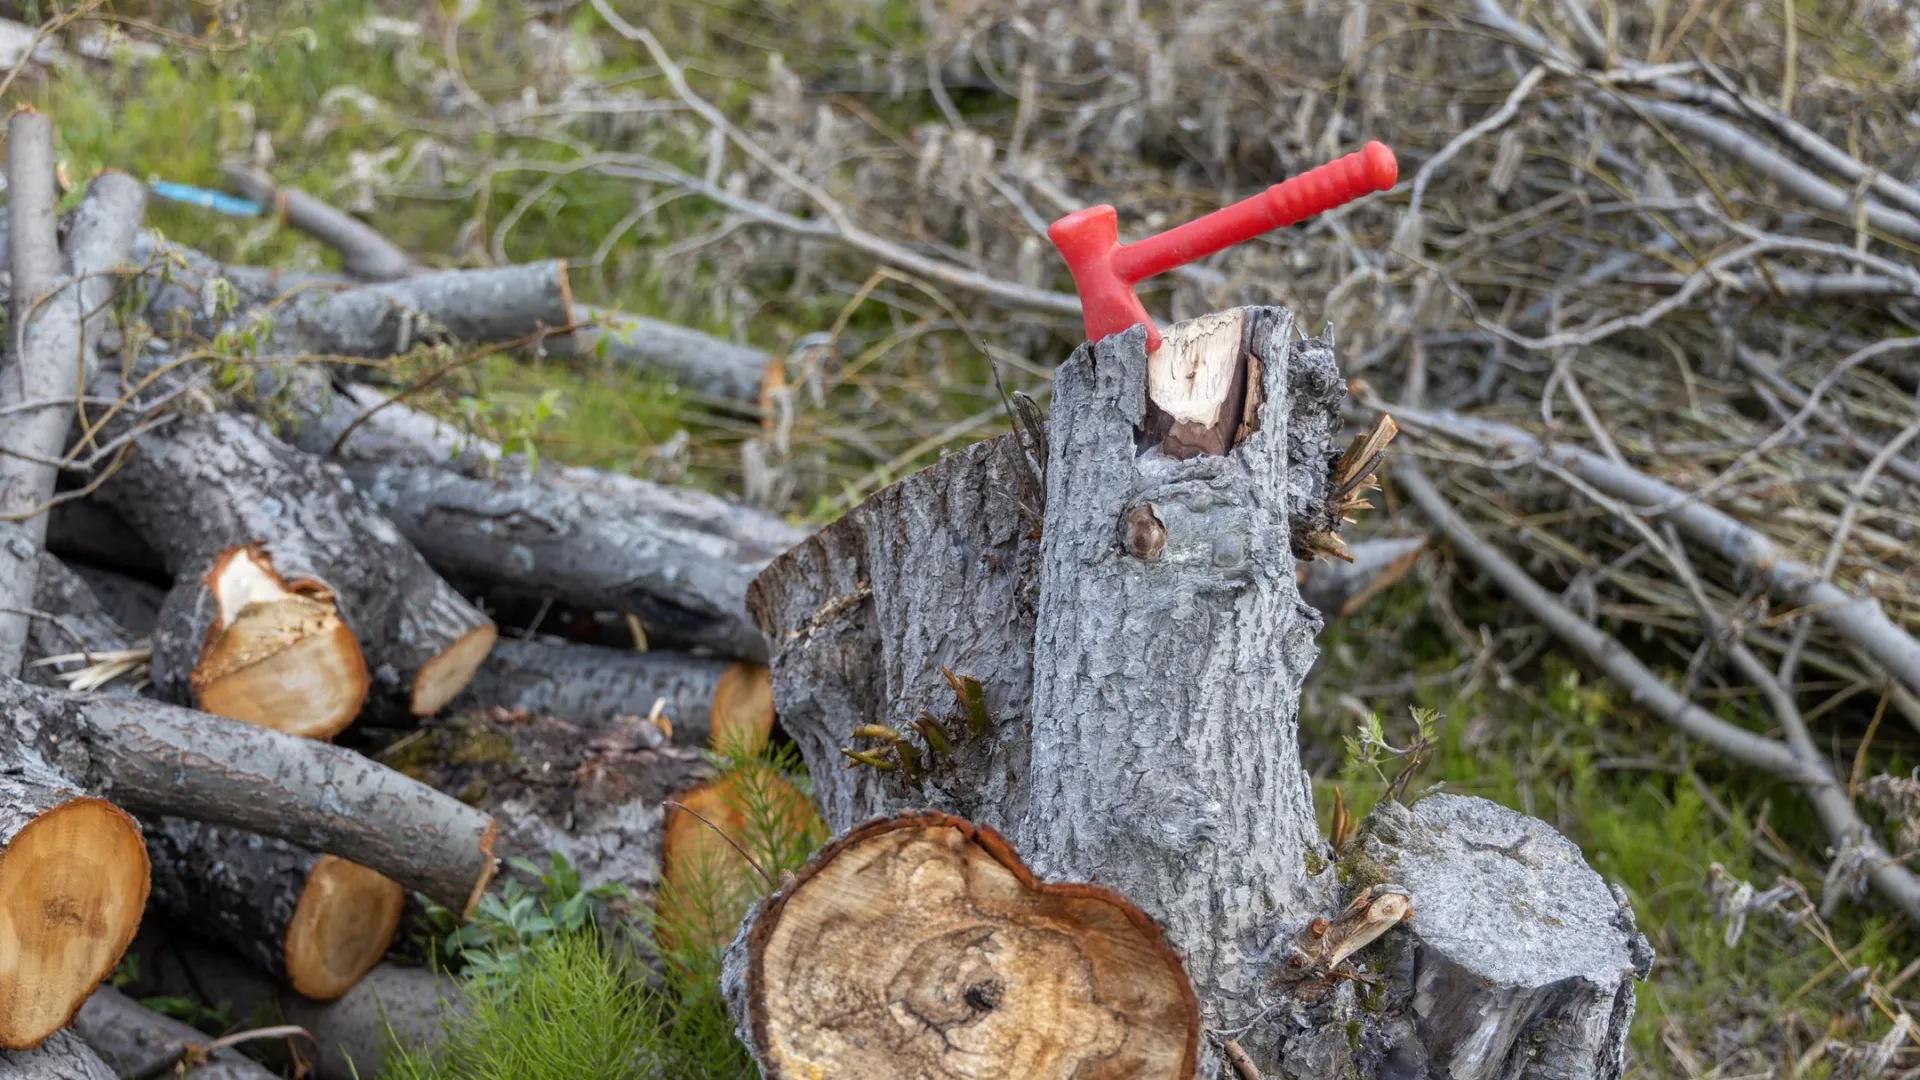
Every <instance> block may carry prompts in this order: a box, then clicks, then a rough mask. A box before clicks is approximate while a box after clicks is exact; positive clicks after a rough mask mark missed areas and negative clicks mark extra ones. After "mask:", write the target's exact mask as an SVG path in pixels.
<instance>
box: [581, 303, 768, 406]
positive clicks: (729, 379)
mask: <svg viewBox="0 0 1920 1080" xmlns="http://www.w3.org/2000/svg"><path fill="white" fill-rule="evenodd" d="M574 313H575V315H576V316H577V317H578V318H579V319H580V320H581V322H582V323H583V324H587V325H583V326H582V327H581V329H579V330H576V331H575V332H574V334H573V340H572V342H571V343H569V344H568V345H566V346H565V347H564V348H560V349H556V350H555V351H556V352H568V353H571V354H573V355H575V356H579V357H581V358H583V359H590V360H599V361H604V362H607V363H611V364H616V365H618V366H620V367H624V368H630V369H632V370H634V371H643V372H645V371H657V372H660V373H661V374H664V375H666V376H667V377H669V378H671V379H672V380H673V381H674V382H675V383H677V384H679V385H680V386H683V387H685V388H687V389H688V390H691V391H693V392H694V393H696V394H700V395H703V396H705V397H710V398H719V399H722V400H732V401H744V402H758V401H759V400H760V393H761V390H762V388H763V386H764V385H765V382H766V379H767V374H768V371H769V369H770V368H772V367H773V366H774V365H776V364H778V363H779V362H780V361H779V359H778V358H777V357H775V356H773V355H771V354H769V353H766V352H763V351H761V350H759V349H756V348H753V347H752V346H749V345H736V344H734V343H733V342H731V341H725V340H722V339H720V338H717V337H714V336H712V335H711V334H703V333H701V332H700V331H698V330H690V329H688V328H687V327H684V326H677V325H675V324H673V323H668V322H661V321H660V320H659V319H649V318H647V317H645V316H642V315H627V314H624V313H622V312H618V311H609V310H607V309H606V308H598V307H590V306H588V305H586V304H576V305H575V306H574Z"/></svg>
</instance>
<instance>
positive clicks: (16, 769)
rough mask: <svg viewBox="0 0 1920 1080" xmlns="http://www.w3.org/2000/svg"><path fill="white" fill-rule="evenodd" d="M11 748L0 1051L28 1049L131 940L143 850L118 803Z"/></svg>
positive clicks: (1, 845)
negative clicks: (79, 789)
mask: <svg viewBox="0 0 1920 1080" xmlns="http://www.w3.org/2000/svg"><path fill="white" fill-rule="evenodd" d="M10 754H11V756H10V757H8V758H6V759H0V1049H7V1050H26V1049H31V1048H33V1047H36V1046H38V1045H40V1043H41V1042H42V1041H43V1040H44V1039H46V1038H47V1036H49V1035H51V1034H53V1033H54V1032H55V1031H57V1030H59V1029H60V1028H62V1027H64V1026H66V1024H67V1022H68V1021H70V1020H71V1019H73V1014H74V1013H75V1012H76V1011H77V1010H78V1009H79V1008H80V1006H81V1005H82V1004H83V1003H85V1001H86V1000H87V995H89V994H91V993H93V988H94V987H96V986H98V985H100V980H102V979H104V978H106V977H107V974H108V972H110V971H112V970H113V965H114V964H115V963H117V962H118V961H119V959H120V954H121V953H123V952H125V951H126V949H127V945H128V944H129V943H131V942H132V941H133V935H134V932H135V931H136V930H138V929H139V926H140V912H141V910H142V909H143V908H144V907H145V906H146V902H147V855H146V851H145V849H144V848H143V847H142V846H141V842H140V827H139V826H138V825H136V824H135V823H134V821H133V819H132V818H130V817H128V816H127V815H126V813H124V812H123V811H121V810H120V809H119V808H118V807H116V806H114V805H113V804H112V803H109V802H106V801H104V800H101V799H96V798H91V797H88V796H85V795H82V794H81V793H79V792H77V791H74V790H73V789H72V788H71V787H70V786H68V785H67V784H66V783H65V782H64V781H62V780H61V778H60V777H59V776H58V775H57V774H56V773H54V772H53V771H52V770H51V769H50V768H48V767H47V766H46V765H45V763H44V762H42V761H40V760H39V759H38V758H37V757H35V756H34V755H33V754H32V752H31V751H27V750H24V749H22V748H18V747H16V748H14V749H13V750H12V751H10ZM4 1071H5V1070H0V1072H4Z"/></svg>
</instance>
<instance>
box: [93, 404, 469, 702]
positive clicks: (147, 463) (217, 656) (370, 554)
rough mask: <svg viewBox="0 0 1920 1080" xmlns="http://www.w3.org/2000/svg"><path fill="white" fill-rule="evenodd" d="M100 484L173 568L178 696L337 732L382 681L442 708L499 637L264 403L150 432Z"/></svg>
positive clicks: (163, 677) (159, 654)
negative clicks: (267, 421) (270, 420)
mask: <svg viewBox="0 0 1920 1080" xmlns="http://www.w3.org/2000/svg"><path fill="white" fill-rule="evenodd" d="M100 494H101V497H102V498H103V499H104V500H105V501H107V502H108V503H109V504H110V505H112V506H113V507H114V508H115V509H116V510H117V511H118V512H119V514H120V516H121V517H123V518H125V519H126V520H127V521H128V523H129V524H130V525H132V526H133V528H134V529H135V530H136V531H138V532H139V533H140V534H141V535H142V536H143V537H144V538H146V539H147V541H148V542H149V543H150V544H152V545H153V546H154V547H155V548H156V549H158V550H159V551H160V552H161V554H162V555H163V556H164V557H165V559H166V562H167V564H168V566H169V568H170V569H171V570H172V571H173V573H174V575H175V579H176V585H175V588H174V591H173V593H172V594H171V595H170V596H169V597H168V600H167V603H166V604H165V606H164V607H163V609H162V611H161V614H160V619H159V623H158V625H157V626H156V627H155V630H154V655H153V680H154V685H155V687H156V688H157V689H158V691H159V692H160V693H161V695H162V696H164V697H166V698H167V699H168V700H171V701H175V702H180V703H187V702H192V703H197V704H198V705H200V707H202V708H204V709H206V710H207V711H209V712H214V713H217V714H219V715H222V716H230V717H232V718H234V719H239V720H247V721H250V722H253V723H262V724H267V725H269V726H274V727H278V728H280V729H281V730H286V731H290V732H293V733H295V734H301V735H307V736H311V737H315V738H325V737H328V736H331V735H333V734H334V733H336V732H338V731H339V730H340V729H341V728H344V727H345V726H346V725H347V724H349V723H351V722H352V720H353V718H354V716H355V715H356V714H357V713H358V712H359V711H360V707H361V705H362V703H363V701H364V700H366V699H367V697H368V691H369V687H371V689H372V690H373V691H374V704H375V705H376V706H380V707H384V708H386V709H389V710H390V711H394V712H398V713H400V714H402V715H413V716H424V715H430V714H431V713H433V712H435V711H437V710H438V709H439V708H440V707H441V706H442V705H444V704H446V702H447V701H449V700H450V699H452V698H453V697H454V696H455V695H456V694H458V693H459V691H460V690H461V689H462V688H464V687H465V686H466V684H467V682H468V680H470V679H471V678H472V674H473V671H474V669H475V668H476V667H478V666H479V663H480V661H481V660H482V659H483V658H484V657H485V656H486V653H487V650H488V649H490V648H491V647H492V644H493V640H494V635H495V633H496V630H495V628H494V625H493V623H492V621H491V620H489V619H487V618H486V617H485V616H484V615H482V614H481V613H480V612H479V611H478V610H477V609H476V608H474V606H473V605H472V604H470V603H468V602H467V601H466V600H465V599H464V598H462V597H461V596H460V595H459V594H458V593H456V592H455V591H454V590H453V589H452V587H451V586H449V585H448V584H447V583H446V582H445V581H443V580H441V578H440V577H439V576H438V575H437V574H435V573H434V572H433V571H432V569H430V568H429V567H428V566H427V564H426V563H425V561H424V560H422V559H421V558H420V556H419V555H418V554H417V553H416V552H415V551H414V550H413V548H412V547H410V546H409V545H408V544H407V543H406V541H405V540H404V539H402V537H401V536H400V534H399V533H398V532H397V531H395V530H394V528H393V527H392V526H391V525H390V524H389V523H388V522H387V521H386V519H385V518H384V517H382V516H381V515H380V514H379V512H378V511H377V510H376V509H375V508H374V507H373V506H371V505H370V504H369V503H367V502H366V501H365V500H364V499H361V498H360V497H359V496H358V495H357V494H356V493H355V492H354V490H353V488H352V486H351V485H350V484H349V483H348V482H347V481H346V480H345V478H344V477H342V476H341V475H340V473H339V472H338V471H337V470H336V469H335V468H334V467H333V466H331V465H328V464H326V463H323V462H321V461H318V460H317V459H314V458H312V457H310V456H308V455H306V454H302V453H300V452H299V451H297V450H294V449H293V448H290V447H288V446H286V445H285V444H283V443H281V442H280V441H279V440H277V439H275V438H273V437H272V436H271V435H269V434H267V433H266V432H265V431H264V430H262V428H261V426H260V425H259V423H258V422H257V421H254V420H252V419H251V418H247V417H241V416H234V415H230V414H225V413H212V414H205V415H201V416H193V417H186V418H183V419H182V420H180V421H179V422H178V423H176V424H174V425H172V426H170V427H169V428H168V429H167V430H165V431H156V432H151V433H149V434H147V435H144V436H142V437H141V439H140V443H139V453H138V454H137V455H135V457H134V459H133V460H132V461H130V462H129V463H128V464H127V465H126V466H125V467H124V468H122V469H121V470H120V471H119V472H118V473H116V474H115V475H114V476H113V477H112V478H111V479H109V480H108V481H107V483H106V484H104V485H103V486H102V488H101V491H100ZM363 653H364V658H363Z"/></svg>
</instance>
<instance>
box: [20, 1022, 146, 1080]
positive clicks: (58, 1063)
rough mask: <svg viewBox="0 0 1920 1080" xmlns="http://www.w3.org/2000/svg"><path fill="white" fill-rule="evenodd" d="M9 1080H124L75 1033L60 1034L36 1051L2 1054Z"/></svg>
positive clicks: (65, 1032)
mask: <svg viewBox="0 0 1920 1080" xmlns="http://www.w3.org/2000/svg"><path fill="white" fill-rule="evenodd" d="M0 1076H5V1077H6V1078H7V1080H120V1078H119V1077H117V1076H115V1075H114V1074H113V1070H112V1069H109V1068H107V1066H106V1063H105V1062H102V1061H101V1060H100V1056H99V1055H98V1054H95V1053H94V1052H93V1051H92V1050H91V1049H89V1048H88V1047H87V1044H86V1043H84V1042H82V1041H81V1040H80V1036H78V1035H75V1034H74V1033H73V1032H71V1031H56V1032H54V1033H53V1034H52V1035H51V1036H50V1037H49V1038H48V1039H47V1041H45V1042H43V1043H41V1044H40V1046H39V1047H38V1048H37V1049H33V1050H0Z"/></svg>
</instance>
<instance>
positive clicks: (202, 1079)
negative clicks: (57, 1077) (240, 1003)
mask: <svg viewBox="0 0 1920 1080" xmlns="http://www.w3.org/2000/svg"><path fill="white" fill-rule="evenodd" d="M73 1031H74V1034H76V1035H78V1036H80V1038H81V1039H82V1040H84V1041H85V1042H86V1044H87V1045H88V1046H89V1047H91V1048H92V1049H93V1052H94V1053H96V1054H98V1055H100V1060H101V1061H103V1062H105V1063H106V1064H107V1066H108V1068H110V1069H112V1070H113V1072H114V1074H116V1075H118V1076H121V1077H159V1076H179V1077H181V1078H182V1080H274V1077H275V1075H276V1074H274V1073H272V1072H269V1071H268V1070H267V1069H266V1068H264V1067H263V1066H261V1065H260V1064H259V1063H257V1062H255V1061H254V1060H253V1059H252V1058H249V1057H247V1056H246V1055H245V1054H242V1053H241V1052H240V1051H238V1050H235V1049H232V1048H230V1047H223V1048H221V1049H219V1050H215V1051H213V1053H212V1054H211V1055H209V1056H208V1057H207V1059H206V1060H205V1061H203V1062H201V1063H200V1064H197V1065H193V1066H190V1067H188V1068H187V1069H186V1070H185V1071H184V1072H181V1071H179V1070H178V1069H177V1066H179V1065H181V1064H182V1063H183V1062H185V1061H188V1060H194V1059H196V1058H197V1056H198V1055H199V1054H200V1053H201V1052H202V1051H203V1049H204V1048H205V1047H206V1045H207V1044H208V1043H209V1042H211V1041H213V1040H212V1037H211V1036H209V1035H207V1034H206V1033H205V1032H203V1031H201V1030H199V1029H198V1028H193V1027H188V1026H187V1025H186V1024H183V1023H181V1022H180V1021H178V1020H175V1019H174V1018H173V1017H171V1016H164V1015H162V1014H160V1013H157V1012H154V1011H153V1010H152V1009H149V1008H147V1007H146V1006H144V1005H141V1004H140V1003H139V1002H137V1001H135V1000H133V999H132V998H130V997H128V996H127V995H125V994H123V993H121V992H120V991H118V990H116V989H114V988H113V987H111V986H102V987H100V989H98V990H95V991H94V992H93V996H92V997H90V998H88V999H87V1003H86V1005H85V1006H83V1007H82V1008H81V1009H80V1015H78V1016H76V1017H74V1020H73Z"/></svg>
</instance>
